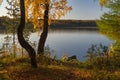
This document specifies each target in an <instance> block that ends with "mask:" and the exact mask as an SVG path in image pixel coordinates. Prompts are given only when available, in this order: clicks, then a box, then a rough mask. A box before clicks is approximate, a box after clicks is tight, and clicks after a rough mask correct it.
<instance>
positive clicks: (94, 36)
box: [30, 29, 111, 61]
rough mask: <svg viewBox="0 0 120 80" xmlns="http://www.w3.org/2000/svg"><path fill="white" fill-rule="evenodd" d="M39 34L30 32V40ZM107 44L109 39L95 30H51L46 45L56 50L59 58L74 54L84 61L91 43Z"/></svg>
mask: <svg viewBox="0 0 120 80" xmlns="http://www.w3.org/2000/svg"><path fill="white" fill-rule="evenodd" d="M38 39H39V36H37V33H33V34H31V37H30V40H31V41H37V40H38ZM100 43H102V44H103V45H106V46H109V45H110V43H111V41H110V40H109V39H108V38H107V37H105V36H104V35H101V34H99V32H98V31H95V30H78V29H75V30H73V29H72V30H71V29H62V30H51V31H50V32H49V34H48V38H47V41H46V45H49V47H50V49H52V50H55V51H56V55H57V58H58V59H60V58H61V57H62V56H63V55H68V56H72V55H76V56H77V59H79V60H81V61H84V60H85V57H84V56H85V55H86V51H87V50H88V48H90V47H91V45H92V44H98V45H99V44H100Z"/></svg>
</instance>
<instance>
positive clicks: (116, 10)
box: [97, 0, 120, 56]
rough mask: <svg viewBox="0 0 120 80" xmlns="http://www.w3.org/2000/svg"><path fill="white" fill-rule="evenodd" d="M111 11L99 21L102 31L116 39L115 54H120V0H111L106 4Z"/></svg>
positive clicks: (113, 46) (113, 47)
mask: <svg viewBox="0 0 120 80" xmlns="http://www.w3.org/2000/svg"><path fill="white" fill-rule="evenodd" d="M106 7H107V8H108V9H109V11H108V12H107V13H104V15H103V16H102V17H101V20H99V21H97V24H98V26H99V29H100V32H101V33H102V34H105V35H106V36H107V37H109V38H110V39H112V40H114V44H113V45H112V49H113V52H111V53H114V56H120V0H115V1H111V2H110V3H108V5H107V6H106Z"/></svg>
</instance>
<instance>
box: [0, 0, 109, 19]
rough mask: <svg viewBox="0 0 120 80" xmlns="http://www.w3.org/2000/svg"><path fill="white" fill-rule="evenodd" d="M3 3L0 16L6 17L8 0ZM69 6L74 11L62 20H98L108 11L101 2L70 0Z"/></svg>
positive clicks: (0, 7)
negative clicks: (101, 5)
mask: <svg viewBox="0 0 120 80" xmlns="http://www.w3.org/2000/svg"><path fill="white" fill-rule="evenodd" d="M3 1H4V2H3V3H2V5H1V6H0V16H6V13H7V10H6V9H5V6H6V5H7V3H6V0H3ZM68 5H69V6H72V10H71V11H70V12H69V13H67V14H66V16H64V17H62V19H74V20H96V19H99V18H100V16H102V14H103V13H104V12H106V11H107V9H104V8H101V7H100V5H99V0H96V1H94V0H68Z"/></svg>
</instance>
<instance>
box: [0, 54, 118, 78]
mask: <svg viewBox="0 0 120 80" xmlns="http://www.w3.org/2000/svg"><path fill="white" fill-rule="evenodd" d="M37 62H38V68H36V69H33V68H31V66H30V62H29V58H28V57H20V58H13V57H10V56H7V57H5V58H1V59H0V80H120V70H115V71H114V72H111V71H107V70H97V69H95V70H94V69H90V68H87V65H86V63H85V62H84V63H83V62H79V61H77V60H73V61H64V62H62V61H60V60H54V59H51V58H46V57H44V56H38V57H37Z"/></svg>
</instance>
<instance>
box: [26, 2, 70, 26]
mask: <svg viewBox="0 0 120 80" xmlns="http://www.w3.org/2000/svg"><path fill="white" fill-rule="evenodd" d="M67 3H68V2H67V0H25V8H26V17H27V18H26V19H29V20H30V21H31V22H32V23H33V24H34V28H36V27H40V25H41V26H42V23H40V20H42V19H43V17H44V11H45V4H49V24H50V23H51V20H52V19H60V18H61V17H62V16H64V15H65V14H66V13H67V12H69V11H70V10H71V9H72V8H71V7H69V6H68V5H67Z"/></svg>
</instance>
